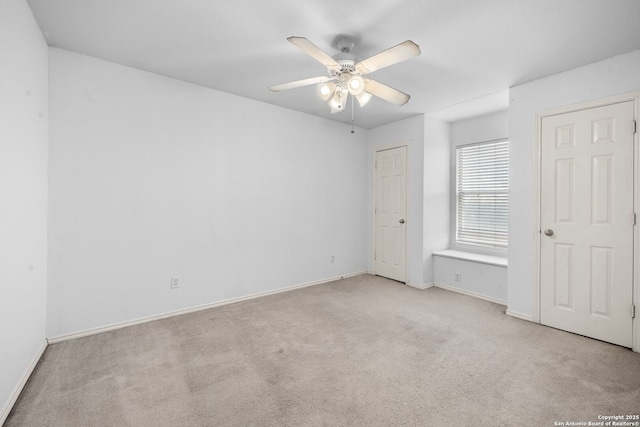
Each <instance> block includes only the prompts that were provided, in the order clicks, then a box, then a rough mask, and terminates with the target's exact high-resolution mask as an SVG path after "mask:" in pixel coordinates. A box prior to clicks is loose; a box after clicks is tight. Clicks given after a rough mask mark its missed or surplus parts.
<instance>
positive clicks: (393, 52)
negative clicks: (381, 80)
mask: <svg viewBox="0 0 640 427" xmlns="http://www.w3.org/2000/svg"><path fill="white" fill-rule="evenodd" d="M418 55H420V46H418V45H417V44H415V43H414V42H412V41H411V40H407V41H406V42H403V43H400V44H399V45H396V46H394V47H391V48H389V49H387V50H385V51H382V52H380V53H378V54H377V55H373V56H372V57H370V58H367V59H365V60H364V61H360V62H358V63H357V64H356V70H358V72H360V73H362V74H367V73H371V72H374V71H376V70H379V69H380V68H384V67H388V66H389V65H393V64H397V63H398V62H402V61H406V60H407V59H410V58H413V57H416V56H418Z"/></svg>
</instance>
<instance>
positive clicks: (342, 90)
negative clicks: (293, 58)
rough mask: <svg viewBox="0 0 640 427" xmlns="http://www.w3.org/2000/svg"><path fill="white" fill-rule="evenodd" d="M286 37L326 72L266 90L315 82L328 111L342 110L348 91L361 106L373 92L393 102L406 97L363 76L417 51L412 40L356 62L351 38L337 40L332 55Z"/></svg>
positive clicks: (403, 59)
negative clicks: (324, 74) (335, 48)
mask: <svg viewBox="0 0 640 427" xmlns="http://www.w3.org/2000/svg"><path fill="white" fill-rule="evenodd" d="M287 40H288V41H289V42H291V43H292V44H293V45H295V46H297V47H298V48H299V49H301V50H302V51H303V52H304V53H306V54H307V55H309V56H310V57H312V58H313V59H315V60H316V61H318V62H320V63H321V64H322V65H324V66H325V67H326V68H327V72H328V73H329V76H321V77H312V78H309V79H304V80H297V81H293V82H289V83H284V84H280V85H275V86H271V87H270V88H269V90H271V91H273V92H279V91H281V90H288V89H294V88H297V87H303V86H309V85H313V84H317V85H318V94H319V95H320V98H322V99H323V100H324V101H327V102H328V104H329V107H330V108H331V113H339V112H341V111H343V110H344V107H345V105H346V103H347V100H348V98H349V95H352V97H355V98H356V99H357V101H358V104H360V106H361V107H363V106H364V105H365V104H366V103H367V102H369V100H370V99H371V98H372V97H373V96H377V97H379V98H381V99H383V100H385V101H387V102H390V103H392V104H395V105H404V104H406V103H407V102H408V101H409V98H410V96H409V95H407V94H406V93H403V92H401V91H399V90H397V89H394V88H392V87H389V86H386V85H384V84H382V83H380V82H377V81H375V80H372V79H369V78H364V77H362V76H363V75H365V74H368V73H371V72H373V71H376V70H379V69H381V68H384V67H388V66H390V65H393V64H397V63H398V62H402V61H406V60H407V59H410V58H413V57H416V56H418V55H420V47H419V46H418V45H417V44H415V43H414V42H412V41H411V40H407V41H405V42H403V43H400V44H399V45H396V46H394V47H392V48H389V49H387V50H385V51H382V52H380V53H378V54H376V55H374V56H372V57H370V58H367V59H365V60H363V61H360V62H356V59H355V57H354V56H353V55H352V54H351V53H350V52H351V49H352V48H353V46H354V42H353V41H352V40H349V39H346V38H343V39H340V40H339V41H338V48H339V49H340V53H338V54H337V55H334V56H333V57H331V56H329V55H328V54H327V53H325V52H324V51H322V50H321V49H320V48H318V47H317V46H316V45H314V44H313V43H311V42H310V41H309V40H307V39H306V38H304V37H289V38H287ZM352 106H353V101H352Z"/></svg>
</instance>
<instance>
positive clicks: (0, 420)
mask: <svg viewBox="0 0 640 427" xmlns="http://www.w3.org/2000/svg"><path fill="white" fill-rule="evenodd" d="M47 345H48V344H47V341H46V340H45V342H44V343H42V346H41V347H40V348H39V349H38V351H36V354H35V355H34V356H33V359H31V362H30V363H29V365H28V366H27V369H26V370H25V371H24V373H23V374H22V377H20V381H18V384H16V387H15V388H14V389H13V392H12V393H11V394H10V395H9V400H8V401H7V403H6V404H5V405H4V407H3V408H2V412H0V426H1V425H3V424H4V422H5V421H6V420H7V417H8V416H9V413H10V412H11V409H13V405H15V403H16V401H17V400H18V397H20V393H22V389H23V388H24V386H25V385H26V384H27V381H29V377H30V376H31V373H32V372H33V370H34V369H35V368H36V365H38V362H39V361H40V358H41V357H42V354H43V353H44V351H45V350H46V349H47Z"/></svg>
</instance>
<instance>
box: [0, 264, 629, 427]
mask: <svg viewBox="0 0 640 427" xmlns="http://www.w3.org/2000/svg"><path fill="white" fill-rule="evenodd" d="M504 311H505V308H504V307H502V306H500V305H496V304H492V303H489V302H486V301H482V300H478V299H475V298H471V297H467V296H464V295H460V294H457V293H453V292H449V291H445V290H442V289H437V288H431V289H428V290H423V291H421V290H417V289H413V288H410V287H408V286H404V285H402V284H399V283H397V282H393V281H390V280H386V279H383V278H380V277H374V276H370V275H362V276H357V277H353V278H349V279H345V280H339V281H336V282H331V283H327V284H323V285H318V286H313V287H309V288H304V289H298V290H294V291H290V292H285V293H281V294H277V295H271V296H267V297H262V298H257V299H253V300H249V301H245V302H240V303H236V304H231V305H227V306H222V307H217V308H213V309H208V310H204V311H200V312H196V313H192V314H187V315H182V316H176V317H172V318H168V319H164V320H159V321H155V322H151V323H146V324H142V325H138V326H133V327H129V328H124V329H120V330H116V331H112V332H107V333H103V334H99V335H94V336H90V337H86V338H81V339H77V340H73V341H66V342H62V343H58V344H53V345H50V346H49V347H48V348H47V350H46V351H45V353H44V355H43V358H42V360H41V361H40V363H39V364H38V366H37V368H36V370H35V371H34V373H33V375H32V376H31V378H30V379H29V382H28V383H27V385H26V387H25V388H24V390H23V392H22V395H21V396H20V398H19V399H18V402H17V403H16V405H15V406H14V408H13V411H12V412H11V414H10V416H9V418H8V419H7V421H6V424H5V426H6V427H15V426H20V427H24V426H37V427H43V426H64V427H74V426H82V427H89V426H132V427H138V426H153V427H163V426H516V425H518V426H559V425H561V424H560V423H568V422H584V423H585V424H584V425H587V423H588V422H597V421H601V420H600V419H599V416H612V415H637V414H640V354H637V353H633V352H631V351H630V350H629V349H625V348H622V347H618V346H615V345H611V344H607V343H603V342H600V341H596V340H592V339H589V338H585V337H582V336H578V335H573V334H570V333H566V332H562V331H559V330H555V329H552V328H548V327H544V326H540V325H536V324H533V323H530V322H526V321H522V320H518V319H514V318H511V317H508V316H506V315H505V314H504ZM620 421H624V420H620ZM564 425H568V424H564ZM578 425H579V424H578Z"/></svg>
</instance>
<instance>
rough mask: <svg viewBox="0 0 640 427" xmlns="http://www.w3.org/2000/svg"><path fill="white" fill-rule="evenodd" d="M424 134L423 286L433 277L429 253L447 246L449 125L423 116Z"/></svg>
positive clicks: (431, 280) (432, 260) (448, 224)
mask: <svg viewBox="0 0 640 427" xmlns="http://www.w3.org/2000/svg"><path fill="white" fill-rule="evenodd" d="M424 134H425V136H424V191H423V196H422V199H421V202H422V203H423V211H424V220H423V234H422V236H423V237H422V239H423V241H422V269H423V271H422V275H423V277H422V283H423V284H425V285H427V284H431V283H433V282H434V280H435V279H434V271H435V268H434V259H433V255H432V254H433V252H436V251H440V250H443V249H447V248H448V247H449V229H450V221H449V205H450V178H449V172H450V167H449V158H450V153H449V146H450V142H449V141H450V125H449V123H448V122H445V121H442V120H439V119H436V118H434V117H430V116H425V131H424Z"/></svg>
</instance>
